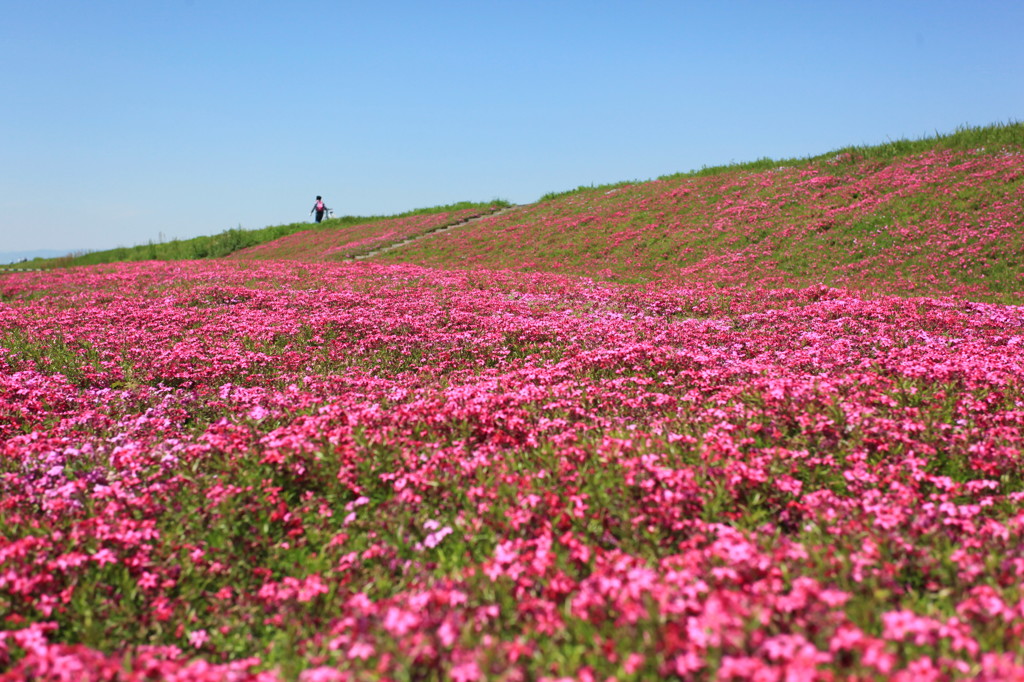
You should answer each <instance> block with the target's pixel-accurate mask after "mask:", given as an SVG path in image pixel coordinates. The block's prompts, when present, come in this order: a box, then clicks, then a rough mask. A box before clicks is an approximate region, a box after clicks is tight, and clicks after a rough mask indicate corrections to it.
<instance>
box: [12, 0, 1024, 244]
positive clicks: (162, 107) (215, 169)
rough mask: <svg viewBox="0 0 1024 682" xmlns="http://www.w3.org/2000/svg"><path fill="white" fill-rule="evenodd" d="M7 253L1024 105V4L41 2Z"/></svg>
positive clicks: (999, 116)
mask: <svg viewBox="0 0 1024 682" xmlns="http://www.w3.org/2000/svg"><path fill="white" fill-rule="evenodd" d="M3 15H4V16H3V20H2V22H0V98H2V99H0V129H2V130H3V131H4V132H3V134H2V135H0V252H12V251H26V250H32V249H44V248H51V249H57V250H67V251H73V250H98V249H105V248H112V247H115V246H131V245H134V244H143V243H146V242H147V241H149V240H153V241H157V240H159V239H165V240H166V239H172V238H176V237H177V238H187V237H193V236H196V235H201V234H215V233H218V232H221V231H223V230H225V229H227V228H231V227H237V226H239V225H241V226H242V227H245V228H259V227H263V226H265V225H272V224H280V223H289V222H298V221H303V220H307V219H308V212H309V208H310V206H312V204H313V200H314V197H315V195H317V194H322V195H323V196H324V198H325V199H326V200H327V203H328V205H329V206H331V207H332V208H334V209H335V210H336V212H337V213H338V214H339V215H381V214H393V213H398V212H401V211H405V210H409V209H413V208H420V207H425V206H434V205H438V204H447V203H452V202H456V201H462V200H471V201H489V200H491V199H495V198H500V199H506V200H509V201H512V202H516V203H528V202H532V201H535V200H537V199H538V198H540V196H542V195H543V194H545V193H547V192H551V191H562V190H566V189H572V188H575V187H577V186H579V185H589V184H604V183H611V182H618V181H622V180H644V179H649V178H655V177H658V176H660V175H666V174H671V173H677V172H681V171H687V170H692V169H696V168H700V167H702V166H712V165H719V164H726V163H731V162H741V161H749V160H753V159H757V158H761V157H772V158H789V157H801V156H808V155H814V154H819V153H824V152H827V151H830V150H832V149H836V148H839V147H843V146H846V145H850V144H874V143H879V142H885V141H886V140H887V139H900V138H911V139H915V138H920V137H923V136H927V135H931V134H933V133H935V132H936V131H938V132H952V131H953V130H955V129H956V128H957V127H958V126H961V125H987V124H989V123H996V122H1003V123H1005V122H1008V121H1020V120H1024V41H1021V40H1020V36H1019V32H1020V29H1021V27H1022V26H1024V3H1021V2H1019V1H1018V0H1013V1H1010V0H1006V1H998V0H989V1H986V2H978V3H966V2H959V1H958V2H946V1H943V0H927V1H924V0H922V1H920V2H900V1H898V0H896V1H893V0H889V1H885V2H874V1H866V2H861V1H858V2H849V1H843V2H826V1H822V0H816V1H813V2H739V1H735V2H734V1H728V0H721V1H717V2H712V1H710V0H708V1H707V2H686V1H683V0H661V1H645V0H632V1H628V2H627V1H626V0H621V1H618V2H610V1H603V0H586V1H583V0H543V1H541V0H416V1H413V0H401V1H399V0H377V1H375V2H367V1H365V0H362V1H360V2H348V1H337V2H327V1H322V2H304V1H302V0H299V1H297V2H280V1H279V0H275V1H273V2H259V1H248V2H229V1H222V0H144V1H141V2H140V1H139V0H125V1H108V0H94V1H90V2H86V1H85V0H40V1H39V2H9V3H6V4H5V8H4V12H3Z"/></svg>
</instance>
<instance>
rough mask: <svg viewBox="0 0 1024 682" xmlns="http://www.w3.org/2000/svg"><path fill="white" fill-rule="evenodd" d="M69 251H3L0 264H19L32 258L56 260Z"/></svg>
mask: <svg viewBox="0 0 1024 682" xmlns="http://www.w3.org/2000/svg"><path fill="white" fill-rule="evenodd" d="M69 253H70V251H54V250H53V249H37V250H35V251H4V252H0V263H20V262H21V261H23V260H32V259H33V258H57V257H59V256H66V255H68V254H69Z"/></svg>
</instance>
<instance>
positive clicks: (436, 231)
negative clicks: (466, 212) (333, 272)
mask: <svg viewBox="0 0 1024 682" xmlns="http://www.w3.org/2000/svg"><path fill="white" fill-rule="evenodd" d="M517 208H519V206H518V205H516V206H509V207H508V208H503V209H501V210H500V211H495V212H494V213H488V214H487V215H481V216H477V217H476V218H467V219H466V220H462V221H460V222H457V223H452V224H451V225H445V226H444V227H435V228H434V229H432V230H427V231H426V232H424V233H423V234H418V235H416V236H415V237H409V238H408V239H403V240H402V241H400V242H395V243H394V244H388V245H387V246H382V247H380V248H379V249H374V250H373V251H370V252H369V253H364V254H362V255H361V256H352V257H351V258H349V259H348V260H364V259H366V258H373V257H374V256H377V255H379V254H382V253H387V252H388V251H394V250H395V249H400V248H402V247H403V246H405V245H406V244H412V243H413V242H415V241H419V240H420V239H426V238H427V237H434V236H436V235H439V234H441V233H442V232H448V231H450V230H454V229H455V228H456V227H462V226H464V225H469V224H471V223H475V222H477V221H478V220H484V219H485V218H493V217H495V216H499V215H502V214H503V213H508V212H509V211H512V210H514V209H517Z"/></svg>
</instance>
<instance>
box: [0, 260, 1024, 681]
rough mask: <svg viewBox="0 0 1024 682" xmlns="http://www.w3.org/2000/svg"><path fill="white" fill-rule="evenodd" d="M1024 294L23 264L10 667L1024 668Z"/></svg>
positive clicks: (5, 470) (894, 671) (415, 271)
mask: <svg viewBox="0 0 1024 682" xmlns="http://www.w3.org/2000/svg"><path fill="white" fill-rule="evenodd" d="M1022 377H1024V308H1022V307H1020V306H1013V305H997V304H992V303H979V302H972V301H970V300H967V299H965V298H962V297H953V296H945V297H920V298H900V297H895V296H883V295H874V296H871V297H867V296H866V295H858V294H856V293H851V291H849V290H841V289H833V288H827V287H823V286H813V287H808V288H803V289H763V288H750V289H743V288H729V287H725V288H722V287H719V286H716V285H714V284H691V285H689V286H684V285H682V284H678V283H660V284H632V285H627V284H615V283H609V282H597V281H594V280H591V279H587V278H584V277H579V276H562V275H557V274H536V273H532V274H531V273H520V272H510V271H475V272H462V271H460V272H452V271H444V270H433V269H426V268H422V267H419V266H413V265H377V264H371V263H368V262H360V263H351V264H339V263H321V264H316V263H298V262H273V261H266V262H259V261H194V262H184V263H181V262H179V263H155V262H151V263H142V264H121V265H113V266H97V267H93V268H78V269H72V270H63V271H53V272H49V273H22V274H7V275H0V443H2V445H0V671H2V672H0V679H2V680H20V679H64V680H76V681H80V680H114V679H117V680H142V679H150V680H156V679H171V680H221V679H224V680H277V679H298V680H303V681H305V682H320V681H324V682H327V681H340V680H431V679H452V680H458V681H459V682H474V681H476V680H509V681H516V680H551V681H554V680H566V679H572V680H580V681H583V682H588V681H591V680H600V681H604V680H609V679H614V680H640V679H681V680H764V681H774V680H778V681H801V680H875V679H879V680H881V679H892V680H909V681H913V682H925V681H927V680H950V679H980V680H992V681H995V680H1014V679H1024V646H1022V643H1024V590H1022V587H1021V586H1022V583H1024V454H1022V448H1024V391H1022V383H1021V382H1022Z"/></svg>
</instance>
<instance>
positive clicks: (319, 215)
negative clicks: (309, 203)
mask: <svg viewBox="0 0 1024 682" xmlns="http://www.w3.org/2000/svg"><path fill="white" fill-rule="evenodd" d="M328 210H329V209H328V208H327V205H326V204H324V199H323V197H321V196H320V195H319V194H318V195H317V197H316V203H315V204H313V208H311V209H310V210H309V215H313V214H314V213H316V221H317V222H320V221H321V220H323V219H324V214H325V213H327V211H328Z"/></svg>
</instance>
